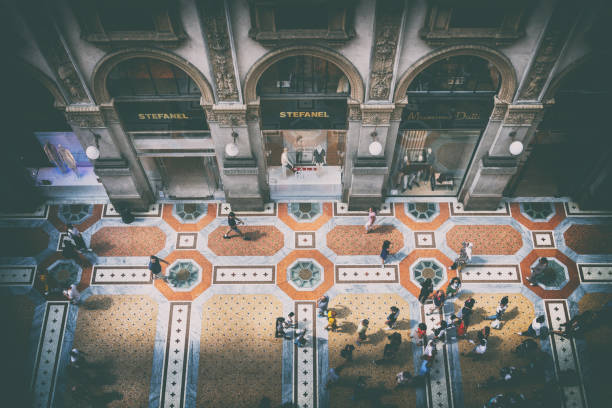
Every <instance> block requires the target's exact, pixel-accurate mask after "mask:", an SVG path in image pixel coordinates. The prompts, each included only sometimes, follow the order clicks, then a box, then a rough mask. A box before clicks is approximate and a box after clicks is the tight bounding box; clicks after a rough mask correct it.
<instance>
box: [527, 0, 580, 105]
mask: <svg viewBox="0 0 612 408" xmlns="http://www.w3.org/2000/svg"><path fill="white" fill-rule="evenodd" d="M575 4H576V3H574V2H571V1H568V0H563V1H561V2H560V3H559V5H558V7H557V8H556V9H555V11H554V12H553V15H552V17H551V19H550V21H549V23H548V26H547V27H546V31H545V32H544V37H543V38H542V42H541V43H540V46H539V48H538V52H537V54H536V55H535V59H534V61H533V63H532V64H531V67H530V68H529V73H528V74H527V77H526V78H525V81H524V83H523V86H522V87H521V93H520V97H519V99H521V100H538V97H539V95H540V94H541V93H542V89H543V88H544V85H545V84H546V81H547V79H548V77H549V75H550V72H551V71H552V69H553V66H554V65H555V62H556V61H557V59H558V58H559V55H560V54H561V50H562V49H563V46H564V44H565V42H566V40H567V38H568V36H569V33H570V29H569V28H570V27H571V26H572V24H573V21H574V19H575V17H576V14H577V13H576V7H575Z"/></svg>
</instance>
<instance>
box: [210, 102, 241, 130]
mask: <svg viewBox="0 0 612 408" xmlns="http://www.w3.org/2000/svg"><path fill="white" fill-rule="evenodd" d="M206 116H207V120H208V122H217V124H218V125H219V126H221V127H243V126H246V121H247V118H246V116H247V109H246V106H245V105H213V106H212V107H211V108H210V109H206Z"/></svg>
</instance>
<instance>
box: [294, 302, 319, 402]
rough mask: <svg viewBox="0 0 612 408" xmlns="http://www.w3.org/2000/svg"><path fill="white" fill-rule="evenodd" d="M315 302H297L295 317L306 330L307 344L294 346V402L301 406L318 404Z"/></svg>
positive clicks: (301, 328) (302, 328)
mask: <svg viewBox="0 0 612 408" xmlns="http://www.w3.org/2000/svg"><path fill="white" fill-rule="evenodd" d="M314 315H315V303H314V302H297V303H296V304H295V318H296V322H297V324H298V329H299V330H306V340H307V341H306V344H305V345H304V346H301V347H298V346H296V345H294V346H293V353H294V371H295V373H294V376H293V381H294V383H293V393H294V400H293V403H294V404H297V406H298V407H300V408H312V407H315V406H317V405H318V398H317V377H316V373H317V356H316V352H317V332H316V325H315V324H314V323H315V322H314Z"/></svg>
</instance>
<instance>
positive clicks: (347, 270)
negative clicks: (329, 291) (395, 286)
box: [336, 265, 398, 283]
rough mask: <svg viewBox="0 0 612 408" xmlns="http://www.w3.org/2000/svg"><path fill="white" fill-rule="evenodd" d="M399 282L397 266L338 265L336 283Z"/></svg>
mask: <svg viewBox="0 0 612 408" xmlns="http://www.w3.org/2000/svg"><path fill="white" fill-rule="evenodd" d="M361 282H364V283H366V282H371V283H384V282H398V276H397V265H387V266H385V267H384V269H383V268H382V267H381V265H336V283H361Z"/></svg>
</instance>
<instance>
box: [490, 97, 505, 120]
mask: <svg viewBox="0 0 612 408" xmlns="http://www.w3.org/2000/svg"><path fill="white" fill-rule="evenodd" d="M507 111H508V103H507V102H504V101H502V100H500V99H498V98H497V96H496V97H495V104H494V105H493V112H492V113H491V118H490V120H503V119H504V118H505V117H506V112H507Z"/></svg>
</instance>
